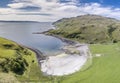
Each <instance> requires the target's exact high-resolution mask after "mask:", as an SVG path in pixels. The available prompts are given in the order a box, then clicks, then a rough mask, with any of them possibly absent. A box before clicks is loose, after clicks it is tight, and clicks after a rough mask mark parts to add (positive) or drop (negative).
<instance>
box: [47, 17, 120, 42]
mask: <svg viewBox="0 0 120 83" xmlns="http://www.w3.org/2000/svg"><path fill="white" fill-rule="evenodd" d="M53 24H54V25H55V27H56V28H57V29H55V30H50V31H49V34H51V35H52V34H54V35H60V36H63V37H65V38H69V39H74V40H77V41H79V42H85V43H91V44H93V43H108V42H109V43H111V42H113V43H116V42H118V41H120V21H118V20H115V19H112V18H107V17H102V16H98V15H83V16H78V17H72V18H63V19H61V20H58V21H57V22H55V23H53Z"/></svg>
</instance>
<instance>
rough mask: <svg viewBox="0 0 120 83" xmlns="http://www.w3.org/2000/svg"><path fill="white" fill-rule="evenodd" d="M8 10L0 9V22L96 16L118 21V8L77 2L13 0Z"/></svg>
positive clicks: (68, 0)
mask: <svg viewBox="0 0 120 83" xmlns="http://www.w3.org/2000/svg"><path fill="white" fill-rule="evenodd" d="M7 6H8V8H0V15H2V16H1V18H0V19H2V20H34V21H56V20H58V19H61V18H64V17H74V16H78V15H84V14H97V15H102V16H107V17H113V18H117V19H120V8H112V7H110V6H107V7H104V6H102V4H100V3H84V4H81V3H80V2H79V0H13V1H12V3H9V4H7Z"/></svg>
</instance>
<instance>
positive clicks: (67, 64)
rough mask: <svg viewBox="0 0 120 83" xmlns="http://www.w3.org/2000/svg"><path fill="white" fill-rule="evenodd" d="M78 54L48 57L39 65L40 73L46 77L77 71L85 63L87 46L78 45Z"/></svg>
mask: <svg viewBox="0 0 120 83" xmlns="http://www.w3.org/2000/svg"><path fill="white" fill-rule="evenodd" d="M77 49H78V50H79V51H80V53H81V54H80V55H79V54H73V55H71V54H65V53H63V54H60V55H57V56H50V57H48V59H46V60H44V61H43V62H42V64H41V71H42V72H44V73H46V74H47V75H57V76H62V75H68V74H72V73H74V72H76V71H79V70H80V69H81V67H82V66H83V65H84V64H85V62H86V61H87V55H88V51H89V50H88V46H87V45H82V46H81V45H80V46H78V47H77Z"/></svg>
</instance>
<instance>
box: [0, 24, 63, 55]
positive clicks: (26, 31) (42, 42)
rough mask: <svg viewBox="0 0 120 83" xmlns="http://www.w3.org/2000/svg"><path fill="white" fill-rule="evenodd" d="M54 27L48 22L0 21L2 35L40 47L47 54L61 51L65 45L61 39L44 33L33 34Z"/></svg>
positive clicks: (26, 44) (23, 43)
mask: <svg viewBox="0 0 120 83" xmlns="http://www.w3.org/2000/svg"><path fill="white" fill-rule="evenodd" d="M52 28H54V27H53V25H52V23H47V22H40V23H38V22H36V23H35V22H33V23H32V22H0V37H4V38H7V39H10V40H13V41H15V42H17V43H19V44H22V45H25V46H28V47H31V48H35V49H38V50H40V51H42V52H43V53H44V54H46V55H52V54H56V53H59V52H61V50H60V48H61V47H62V46H63V45H65V43H64V42H62V41H61V40H60V39H58V38H55V37H52V36H47V35H44V34H33V33H35V32H43V31H47V30H49V29H52Z"/></svg>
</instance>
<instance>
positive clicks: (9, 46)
mask: <svg viewBox="0 0 120 83" xmlns="http://www.w3.org/2000/svg"><path fill="white" fill-rule="evenodd" d="M46 79H47V78H46V77H44V76H42V74H41V71H40V67H39V65H38V61H37V58H36V55H35V53H34V52H32V51H31V50H29V49H27V48H25V47H22V46H20V45H18V44H17V43H15V42H13V41H10V40H7V39H4V38H1V37H0V83H1V82H2V83H8V82H9V83H17V82H18V81H20V82H22V83H23V82H30V81H32V82H34V81H36V82H39V81H42V80H46Z"/></svg>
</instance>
